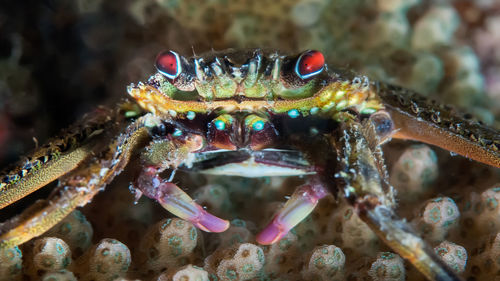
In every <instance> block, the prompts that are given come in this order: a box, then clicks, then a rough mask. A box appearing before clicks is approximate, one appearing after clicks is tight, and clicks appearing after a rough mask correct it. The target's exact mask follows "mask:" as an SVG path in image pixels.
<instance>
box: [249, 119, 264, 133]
mask: <svg viewBox="0 0 500 281" xmlns="http://www.w3.org/2000/svg"><path fill="white" fill-rule="evenodd" d="M252 127H253V129H254V130H255V131H260V130H262V129H264V121H261V120H259V121H257V122H255V123H253V125H252Z"/></svg>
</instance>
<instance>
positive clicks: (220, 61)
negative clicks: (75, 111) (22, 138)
mask: <svg viewBox="0 0 500 281" xmlns="http://www.w3.org/2000/svg"><path fill="white" fill-rule="evenodd" d="M155 65H156V68H157V70H158V73H156V74H155V75H153V76H152V77H151V78H150V79H149V80H148V81H147V82H146V83H138V84H137V85H131V86H129V87H128V93H129V94H130V95H131V96H132V97H133V98H134V99H135V102H136V103H137V104H138V105H139V106H140V107H142V110H136V109H134V105H135V104H133V103H125V104H122V105H121V106H120V107H119V110H117V111H111V110H105V109H101V110H99V111H96V112H95V113H94V114H92V115H89V116H86V117H85V118H84V119H83V121H82V122H80V123H78V124H77V125H75V126H74V127H73V128H72V129H70V130H69V131H67V132H66V133H65V134H64V136H63V137H61V138H56V139H54V140H52V141H51V142H49V144H48V145H46V146H43V147H42V148H40V149H39V150H37V151H35V152H34V153H33V154H32V155H30V156H29V157H28V160H27V161H26V162H23V163H21V164H20V165H19V167H18V168H17V169H15V170H13V171H11V172H9V173H8V174H7V175H6V176H5V177H4V178H3V180H2V182H1V183H0V184H1V185H0V207H4V206H6V205H9V204H11V203H13V202H15V201H16V200H18V199H20V198H22V197H24V196H26V195H28V194H29V193H31V192H33V191H35V190H37V189H39V188H41V187H42V186H44V185H45V184H47V183H49V182H50V181H52V180H54V179H57V178H59V179H60V184H59V186H58V188H57V189H56V191H55V192H54V193H53V194H52V195H51V197H50V198H49V199H48V203H43V204H37V205H36V206H33V207H31V208H30V209H29V210H27V211H26V212H25V213H24V214H22V215H21V216H20V217H19V218H14V219H12V220H11V221H9V222H7V223H6V224H4V225H3V226H2V228H1V230H2V232H1V234H0V246H1V247H2V248H7V247H12V246H15V245H19V244H21V243H23V242H25V241H27V240H29V239H31V238H32V237H35V236H38V235H40V234H42V233H43V232H45V231H46V230H48V229H49V228H50V227H52V226H53V225H54V224H55V223H57V222H58V221H60V220H61V219H62V218H64V217H65V216H66V215H67V214H69V212H71V211H72V210H74V209H75V208H76V207H78V206H83V205H85V204H86V203H88V202H89V201H90V200H91V199H92V197H93V196H94V195H95V194H96V193H97V192H98V191H99V190H101V189H102V188H103V187H104V186H105V185H107V184H108V183H109V182H110V181H111V180H112V179H113V178H114V177H115V176H116V175H117V174H119V173H120V172H121V171H122V170H123V169H124V167H125V166H126V165H127V163H128V162H129V161H130V160H131V157H132V155H133V153H134V152H135V151H139V152H140V162H141V165H142V166H141V167H142V170H141V172H140V173H139V175H138V177H137V179H136V180H135V182H134V187H135V190H136V194H137V195H138V196H140V195H145V196H147V197H149V198H152V199H154V200H156V201H157V202H158V203H159V204H161V206H163V207H164V208H165V209H167V210H168V211H170V212H171V213H173V214H174V215H176V216H178V217H180V218H183V219H185V220H188V221H190V222H192V223H193V224H194V225H195V226H197V227H198V228H200V229H202V230H204V231H209V232H222V231H225V230H226V229H227V228H228V227H229V222H228V221H226V220H224V219H221V218H218V217H216V216H214V215H212V214H210V213H208V212H207V211H206V210H205V209H203V208H202V206H200V205H198V204H197V203H196V202H195V201H194V200H193V199H191V197H189V195H188V194H187V193H186V192H184V191H183V190H182V189H181V188H180V187H178V186H177V185H176V184H174V183H173V182H172V181H173V176H172V177H171V178H170V179H163V178H161V177H160V175H159V174H160V173H161V172H163V171H164V170H167V169H169V170H172V171H173V172H175V171H176V170H178V169H184V170H189V171H194V172H201V173H210V174H219V175H237V176H243V177H262V176H290V175H304V176H305V177H306V183H305V184H303V185H302V186H300V187H298V188H297V190H296V191H295V192H294V193H293V194H292V195H291V197H290V199H289V200H288V202H287V203H286V204H285V205H284V206H283V207H282V208H281V209H280V210H278V212H277V213H276V214H275V216H274V217H273V218H272V219H271V222H270V223H269V224H268V225H267V226H266V227H265V228H264V229H263V230H262V231H261V232H260V233H259V234H258V235H257V238H256V239H257V242H259V243H261V244H272V243H275V242H277V241H279V240H280V239H281V238H282V237H283V236H284V235H285V234H286V233H287V232H288V231H290V230H291V229H292V228H293V227H294V226H295V225H297V224H298V223H299V222H300V221H301V220H303V219H304V218H305V217H306V216H307V215H308V214H310V213H311V211H312V210H313V209H314V207H315V206H316V204H317V203H318V201H319V200H320V199H321V198H323V197H324V196H325V195H326V194H328V193H333V194H338V193H339V192H340V193H341V194H342V195H343V196H344V197H345V198H346V199H347V201H348V202H349V203H350V204H351V205H352V206H353V208H354V210H356V212H357V213H358V215H359V217H360V218H361V219H362V220H363V221H364V222H365V223H367V224H368V225H369V226H370V227H371V228H372V229H373V230H374V231H375V232H376V233H377V234H378V235H379V236H380V238H381V239H382V240H384V241H386V242H387V243H388V245H389V246H391V247H392V248H393V249H394V250H395V251H396V252H397V253H399V254H400V255H401V256H402V257H404V258H406V259H408V260H409V261H410V262H411V263H413V264H414V265H415V266H416V267H417V268H418V269H419V270H421V271H422V273H423V274H425V275H426V276H427V277H428V278H429V279H432V280H459V278H458V277H457V276H456V275H455V274H454V273H453V271H452V270H450V269H449V268H448V267H447V266H446V265H445V264H444V263H443V262H442V261H441V260H440V259H439V258H437V257H436V254H435V253H434V251H433V250H432V249H431V248H430V247H429V246H428V245H427V244H426V243H425V242H424V241H423V240H422V239H421V238H420V237H419V236H418V235H416V234H415V233H414V232H413V231H412V230H411V228H410V227H409V226H408V224H407V223H406V221H405V220H400V219H398V218H397V216H396V215H395V212H394V210H395V207H396V204H395V198H394V190H393V187H392V186H390V185H389V184H388V180H387V171H386V168H385V165H384V159H383V157H382V152H381V145H382V144H383V143H385V142H386V141H389V140H390V139H391V138H402V139H413V140H419V141H423V142H427V143H430V144H434V145H438V146H441V147H443V148H445V149H448V150H450V151H453V152H455V153H458V154H462V155H465V156H467V157H470V158H472V159H475V160H477V161H481V162H484V163H486V164H489V165H492V166H495V167H500V153H499V151H500V138H499V135H500V134H498V132H496V131H495V130H493V129H491V128H487V127H485V126H483V125H481V124H478V123H475V122H473V121H470V120H466V119H464V118H461V117H460V116H459V115H457V114H455V113H453V111H451V110H450V108H449V107H444V106H441V105H438V104H437V103H435V102H429V101H427V100H425V99H423V98H420V97H418V95H416V94H414V93H412V92H410V91H408V90H405V89H402V88H398V87H395V86H391V85H385V84H381V83H377V82H370V81H369V80H368V79H367V78H366V77H360V76H355V75H354V74H352V73H350V72H339V71H333V70H331V69H328V67H327V66H326V64H325V60H324V57H323V55H322V54H321V53H320V52H318V51H311V50H310V51H305V52H303V53H300V54H298V55H295V56H287V55H284V54H281V53H279V52H277V51H271V50H260V49H248V50H226V51H222V52H212V53H209V54H207V55H203V56H200V57H198V56H195V57H192V58H185V57H183V56H181V55H179V54H178V53H176V52H174V51H166V52H162V53H160V54H159V55H158V57H157V59H156V63H155ZM131 116H132V117H131ZM436 116H437V117H436ZM117 124H119V125H117ZM102 143H106V145H102ZM84 161H86V163H89V164H86V165H82V163H83V162H84ZM174 174H175V173H172V175H174ZM33 230H34V231H33Z"/></svg>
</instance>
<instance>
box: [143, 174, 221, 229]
mask: <svg viewBox="0 0 500 281" xmlns="http://www.w3.org/2000/svg"><path fill="white" fill-rule="evenodd" d="M158 172H159V170H158V168H156V167H153V166H150V167H146V168H145V169H144V170H143V171H142V173H141V174H140V175H139V178H138V179H137V188H138V189H139V190H140V192H141V194H144V195H145V196H147V197H149V198H151V199H154V200H156V201H158V203H160V205H161V206H162V207H163V208H165V209H167V211H169V212H170V213H172V214H174V215H176V216H177V217H179V218H181V219H184V220H187V221H189V222H191V223H192V224H194V225H195V226H196V227H198V228H199V229H201V230H203V231H206V232H223V231H226V230H227V229H228V228H229V221H227V220H223V219H220V218H218V217H216V216H214V215H212V214H210V213H209V212H207V211H205V210H204V209H203V207H201V206H200V205H198V204H196V202H195V201H194V200H193V198H191V197H189V195H187V193H186V192H184V191H183V190H182V189H181V188H179V187H178V186H177V185H176V184H174V183H172V182H170V181H166V180H164V179H162V178H161V177H160V176H159V175H158Z"/></svg>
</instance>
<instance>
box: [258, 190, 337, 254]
mask: <svg viewBox="0 0 500 281" xmlns="http://www.w3.org/2000/svg"><path fill="white" fill-rule="evenodd" d="M327 194H328V191H326V190H325V189H324V188H323V186H322V185H321V184H319V183H308V184H304V185H302V186H300V187H299V188H297V190H295V192H294V193H293V194H292V196H291V198H290V199H289V200H288V201H287V202H286V203H285V205H284V206H283V208H282V209H281V210H279V211H278V213H277V214H276V215H275V216H274V218H273V219H272V221H271V222H270V223H269V224H268V225H267V226H266V227H265V228H264V229H263V230H262V231H261V232H260V233H259V234H258V235H257V238H256V239H257V242H259V243H260V244H263V245H269V244H273V243H276V242H278V241H279V240H281V238H283V236H285V235H286V234H287V233H288V232H289V231H290V230H291V229H292V228H294V227H295V226H296V225H297V224H299V223H300V222H301V221H302V220H304V219H305V218H306V217H307V216H308V215H309V214H310V213H311V212H312V211H313V210H314V208H315V207H316V205H317V204H318V201H319V200H320V199H321V198H323V197H325V196H326V195H327Z"/></svg>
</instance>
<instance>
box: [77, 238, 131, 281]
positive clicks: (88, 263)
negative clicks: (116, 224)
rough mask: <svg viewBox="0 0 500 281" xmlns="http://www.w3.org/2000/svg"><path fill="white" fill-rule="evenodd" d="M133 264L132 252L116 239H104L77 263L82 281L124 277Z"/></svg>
mask: <svg viewBox="0 0 500 281" xmlns="http://www.w3.org/2000/svg"><path fill="white" fill-rule="evenodd" d="M130 263H131V256H130V251H129V249H128V248H127V246H125V245H124V244H123V243H121V242H120V241H117V240H114V239H103V240H101V241H100V242H99V243H98V244H96V245H94V246H93V247H92V248H91V249H90V250H89V251H88V252H87V253H85V254H84V255H83V256H82V257H80V258H79V259H78V260H77V261H76V262H75V269H76V270H75V272H76V273H78V275H79V276H81V277H80V278H81V279H80V280H103V281H104V280H114V279H116V278H118V277H120V276H123V275H124V274H125V273H126V272H127V271H128V268H129V266H130Z"/></svg>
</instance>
